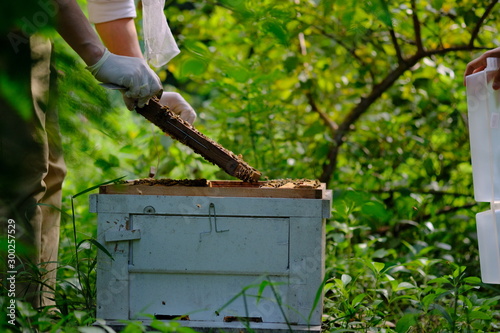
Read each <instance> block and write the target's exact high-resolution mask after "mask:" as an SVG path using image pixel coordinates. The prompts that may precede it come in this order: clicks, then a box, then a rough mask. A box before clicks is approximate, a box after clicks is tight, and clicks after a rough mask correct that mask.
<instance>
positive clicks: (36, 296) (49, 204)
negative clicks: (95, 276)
mask: <svg viewBox="0 0 500 333" xmlns="http://www.w3.org/2000/svg"><path fill="white" fill-rule="evenodd" d="M2 52H9V51H6V50H5V48H4V50H2ZM10 52H14V51H10ZM50 54H51V44H50V43H49V42H48V41H46V40H43V39H42V38H40V37H35V36H32V37H31V39H30V47H26V49H25V50H24V51H23V50H21V51H18V52H16V54H10V55H6V53H4V54H3V57H2V58H0V62H1V61H2V60H3V61H6V60H9V59H15V58H18V59H19V62H20V63H11V64H10V66H26V63H23V59H24V60H26V59H31V61H30V62H31V70H30V71H24V72H23V71H22V70H20V71H19V72H20V74H19V75H18V74H15V75H18V76H16V78H17V79H16V80H18V81H19V82H21V84H18V88H19V89H21V91H22V90H23V89H26V91H24V92H25V93H26V94H22V93H20V94H19V97H20V99H21V98H22V97H23V96H26V95H28V96H29V94H30V95H31V97H32V101H31V102H30V103H28V105H31V110H30V116H29V119H27V120H26V119H24V118H23V117H21V116H20V115H19V112H17V111H16V110H15V109H14V108H13V106H12V101H7V100H6V99H5V98H2V96H1V95H0V174H1V175H0V226H1V228H2V230H1V232H2V233H1V235H2V236H5V231H6V230H7V227H6V225H5V224H6V223H7V221H8V220H9V219H11V220H14V221H15V226H16V234H15V236H16V255H17V257H18V258H17V260H16V264H17V265H18V267H17V268H16V270H17V272H18V273H17V278H16V297H19V298H22V299H24V300H27V301H30V302H31V303H32V304H33V306H35V307H39V306H46V305H52V304H54V302H53V297H54V295H53V292H54V288H55V282H56V271H57V263H56V262H57V252H58V246H59V226H60V212H59V210H58V209H60V207H61V187H62V182H63V180H64V176H65V174H66V167H65V164H64V160H63V157H62V148H61V140H60V132H59V125H58V116H57V112H56V108H55V107H53V103H52V100H51V98H52V97H53V95H51V93H50V89H49V87H50V85H51V75H50V74H51V71H50ZM22 75H24V78H22V77H21V78H19V76H22ZM52 81H54V80H52ZM23 87H24V88H23ZM27 90H29V92H28V91H27ZM26 102H29V101H23V100H19V103H26ZM2 251H4V249H2ZM2 261H3V262H2V263H1V264H0V267H1V268H2V269H4V268H3V267H4V266H5V264H6V258H2ZM5 269H7V270H9V271H12V269H11V268H10V269H9V267H6V268H5ZM2 273H5V271H4V272H2ZM4 286H5V284H4Z"/></svg>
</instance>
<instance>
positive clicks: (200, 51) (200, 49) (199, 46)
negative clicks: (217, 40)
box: [183, 39, 212, 60]
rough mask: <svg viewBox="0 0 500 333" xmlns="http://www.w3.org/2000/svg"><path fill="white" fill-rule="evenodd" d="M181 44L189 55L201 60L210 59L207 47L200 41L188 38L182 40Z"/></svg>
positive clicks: (210, 54)
mask: <svg viewBox="0 0 500 333" xmlns="http://www.w3.org/2000/svg"><path fill="white" fill-rule="evenodd" d="M183 46H184V48H185V49H186V50H187V51H188V52H189V53H190V54H191V55H193V56H195V57H197V58H200V59H202V60H207V59H210V58H211V56H212V53H211V52H210V50H209V49H208V47H207V46H206V45H205V44H204V43H202V42H200V41H197V40H192V39H189V40H186V41H184V42H183Z"/></svg>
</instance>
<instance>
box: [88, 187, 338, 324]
mask: <svg viewBox="0 0 500 333" xmlns="http://www.w3.org/2000/svg"><path fill="white" fill-rule="evenodd" d="M219 183H220V184H219V187H216V188H211V187H209V188H206V187H203V188H200V187H182V186H171V187H166V186H126V187H125V188H120V187H116V186H107V187H104V188H101V194H94V195H92V196H91V211H92V212H95V213H97V214H98V235H97V240H98V241H99V242H100V243H101V244H102V245H103V246H105V247H106V249H107V250H108V251H109V253H110V254H111V255H112V257H113V260H112V259H111V258H110V257H109V256H108V255H107V254H105V253H104V252H103V251H99V253H98V266H97V318H100V319H104V320H105V321H106V323H107V324H108V325H111V326H120V325H123V324H122V323H120V322H119V320H129V319H130V320H141V321H143V322H144V323H145V324H146V325H147V324H148V323H149V322H150V321H151V318H152V317H155V318H157V319H161V320H175V318H177V319H179V317H182V319H183V320H180V321H179V322H180V323H181V324H182V325H184V326H189V327H193V328H195V329H197V330H201V331H224V332H241V331H242V330H244V329H245V327H247V328H248V327H250V328H251V329H252V330H253V331H260V332H281V331H283V332H285V331H287V332H289V331H290V330H292V331H297V332H298V331H316V332H319V331H320V327H321V315H322V309H323V308H322V299H321V298H320V299H317V293H318V290H319V289H320V288H321V287H322V282H323V276H324V244H325V231H324V226H325V219H326V218H328V217H330V209H331V191H329V190H326V189H325V188H324V186H323V187H322V188H319V189H286V190H285V189H258V188H251V189H249V188H238V186H237V185H238V182H227V183H228V184H230V185H228V186H227V187H225V185H224V182H219ZM221 184H222V185H221ZM135 193H140V194H135Z"/></svg>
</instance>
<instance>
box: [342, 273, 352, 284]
mask: <svg viewBox="0 0 500 333" xmlns="http://www.w3.org/2000/svg"><path fill="white" fill-rule="evenodd" d="M341 281H342V284H343V285H344V286H347V285H348V284H349V283H350V282H351V281H352V277H351V276H350V275H347V274H342V277H341Z"/></svg>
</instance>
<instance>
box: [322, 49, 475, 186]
mask: <svg viewBox="0 0 500 333" xmlns="http://www.w3.org/2000/svg"><path fill="white" fill-rule="evenodd" d="M473 49H476V48H475V47H471V46H469V45H463V46H457V47H450V48H444V49H437V50H430V51H423V52H422V53H417V54H415V55H413V56H412V57H411V58H409V59H406V60H404V61H403V63H401V64H399V65H398V66H397V67H396V68H395V69H394V70H393V71H391V72H390V73H389V74H388V75H387V76H386V77H385V78H384V79H383V80H382V81H381V82H380V83H379V84H377V85H375V86H374V87H373V89H372V91H371V92H370V94H369V95H368V96H367V97H364V98H362V99H361V101H360V102H359V103H358V104H357V105H356V106H355V107H354V108H353V109H351V111H350V112H349V113H348V114H347V116H346V117H345V118H344V120H343V121H342V123H340V124H339V127H338V129H337V131H336V132H335V136H334V138H333V141H334V142H333V144H332V147H331V149H330V151H329V153H328V156H327V160H326V162H325V164H323V172H322V174H321V176H320V178H319V179H320V181H321V182H324V183H329V182H330V180H331V177H332V175H333V173H334V171H335V169H336V167H337V166H336V164H337V157H338V153H339V150H340V147H341V146H342V144H343V143H344V141H345V140H344V137H345V135H346V134H347V133H348V132H349V131H350V129H351V126H352V125H353V124H354V123H355V122H356V121H357V120H358V119H359V118H360V117H361V116H362V115H363V114H365V113H366V112H367V111H368V108H369V107H370V106H371V105H372V104H373V103H374V102H375V101H376V100H377V99H378V98H379V97H380V96H382V94H383V93H384V92H386V91H387V90H388V89H389V88H390V87H391V86H392V85H393V84H394V82H396V80H397V79H398V78H399V77H400V76H401V75H403V73H404V72H406V71H407V70H409V69H411V68H412V67H413V66H415V65H416V64H417V63H418V62H419V61H420V60H422V59H423V58H425V57H429V56H432V55H440V54H445V53H448V52H456V51H470V50H473Z"/></svg>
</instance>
